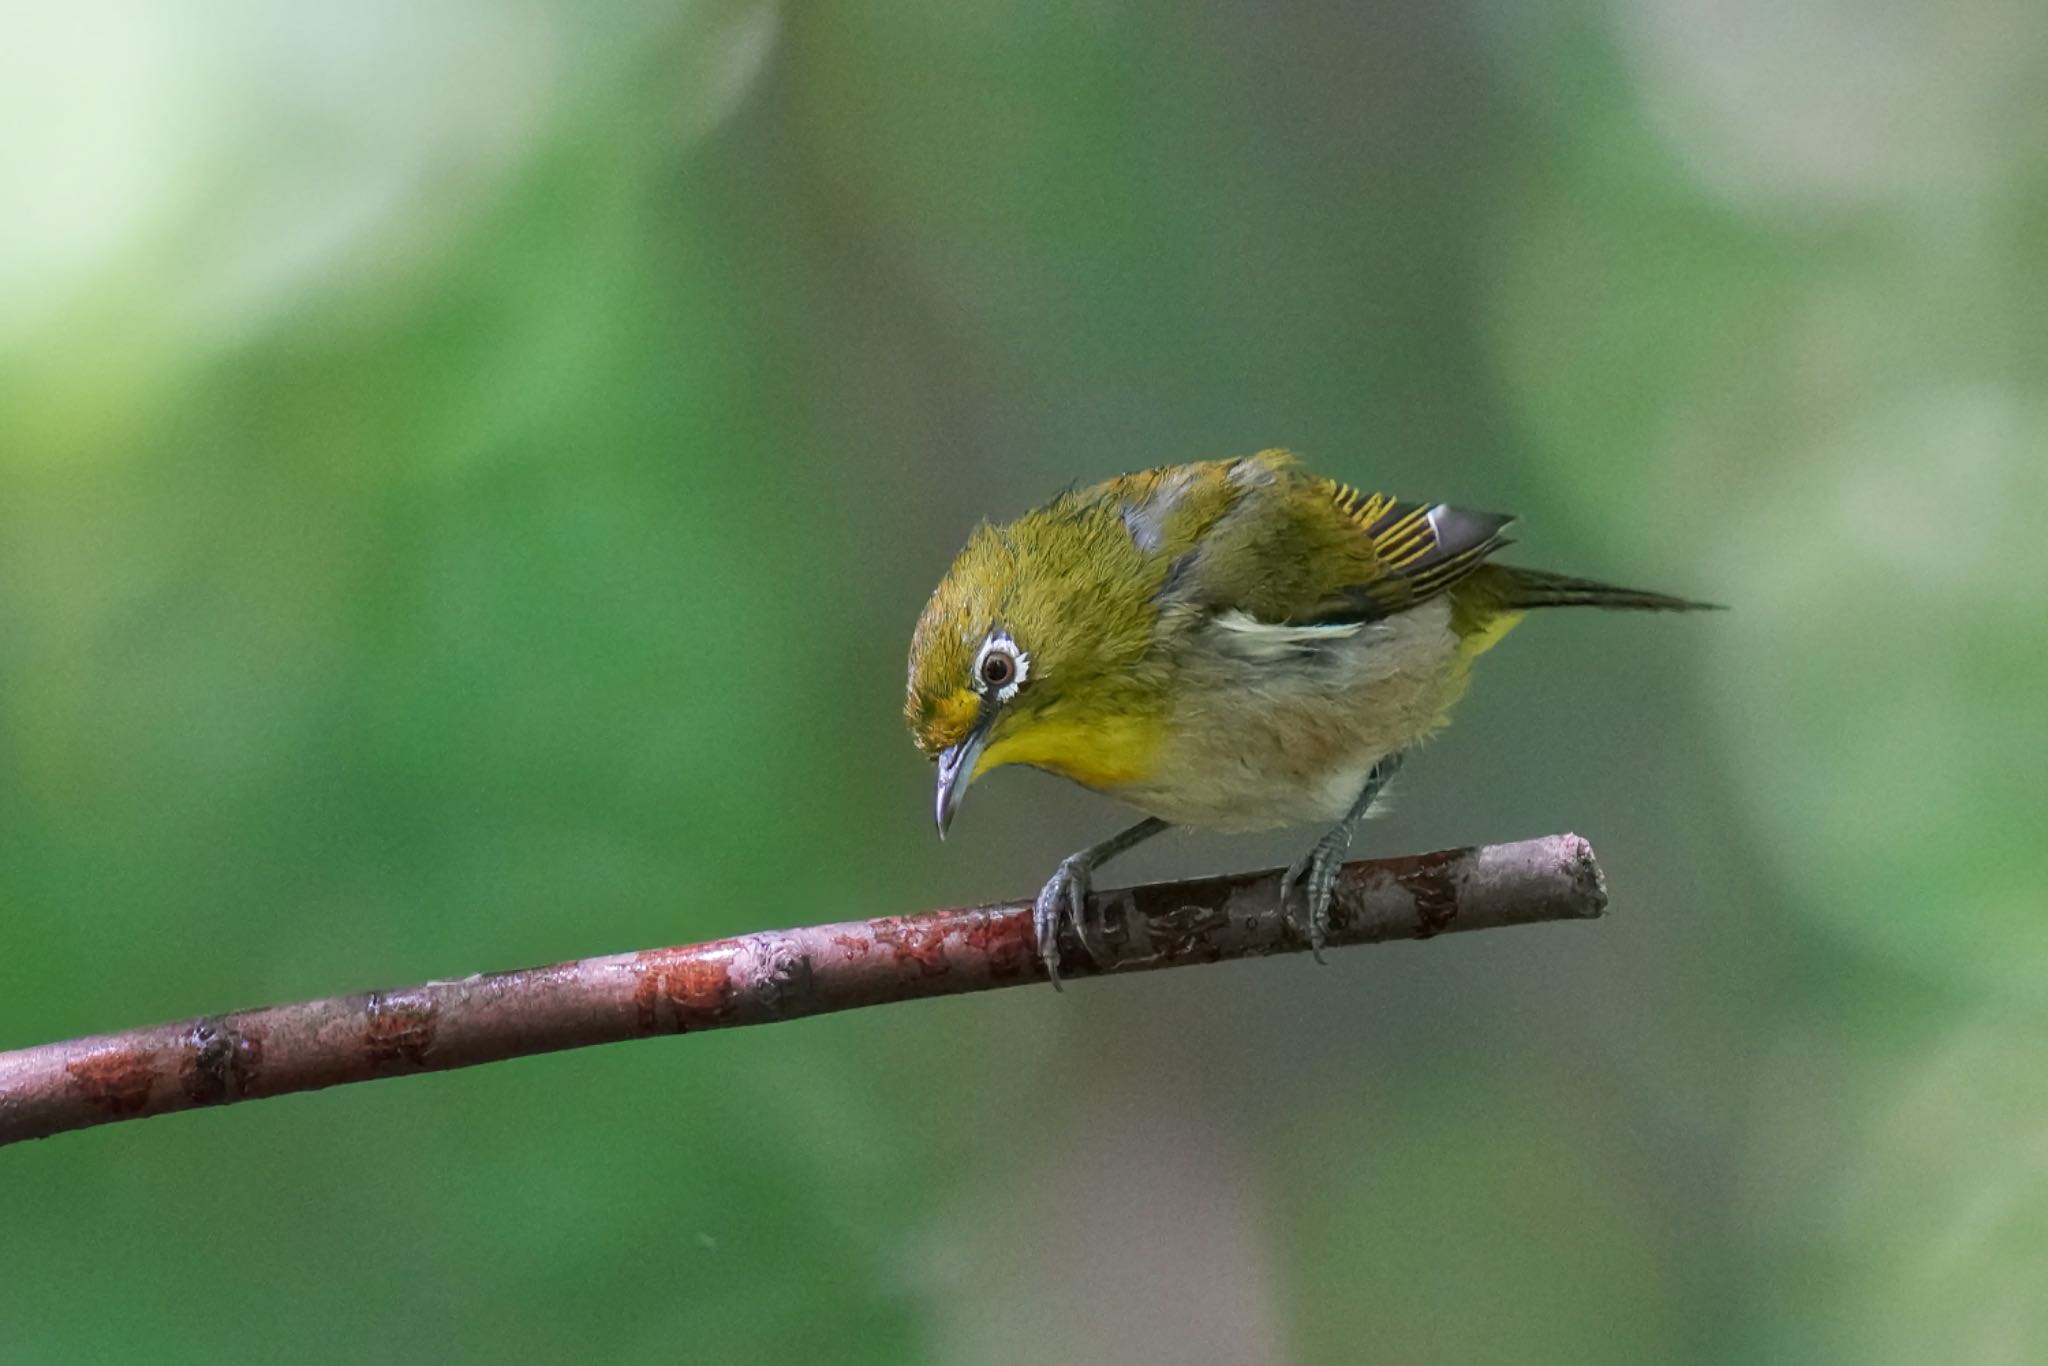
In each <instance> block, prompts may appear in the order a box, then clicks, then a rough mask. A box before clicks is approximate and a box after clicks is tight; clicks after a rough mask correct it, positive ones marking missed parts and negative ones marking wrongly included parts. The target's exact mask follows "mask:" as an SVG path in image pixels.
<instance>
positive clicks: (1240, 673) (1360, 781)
mask: <svg viewBox="0 0 2048 1366" xmlns="http://www.w3.org/2000/svg"><path fill="white" fill-rule="evenodd" d="M1464 676H1465V675H1464V667H1463V661H1462V660H1461V659H1460V656H1459V651H1458V643H1457V638H1456V636H1455V635H1454V634H1453V633H1452V631H1451V624H1450V609H1449V607H1448V605H1446V604H1445V603H1443V602H1442V601H1441V600H1439V601H1434V602H1429V603H1424V604H1423V605H1421V606H1420V607H1417V608H1415V609H1413V610H1411V611H1408V612H1403V613H1400V614H1398V615H1397V616H1394V617H1391V618H1388V619H1387V620H1385V621H1380V622H1373V623H1369V624H1360V625H1352V626H1344V627H1287V626H1270V625H1260V624H1258V623H1255V622H1249V621H1246V620H1244V619H1242V618H1237V619H1233V618H1230V617H1228V616H1226V617H1224V618H1220V619H1218V620H1217V621H1215V622H1212V623H1209V624H1206V625H1204V626H1202V627H1200V628H1198V629H1196V630H1194V631H1191V632H1190V633H1189V635H1188V637H1187V638H1186V640H1185V641H1184V642H1182V644H1181V645H1180V646H1179V648H1178V653H1177V657H1176V659H1175V661H1174V667H1173V669H1172V671H1171V677H1172V678H1173V680H1174V682H1173V701H1172V705H1171V706H1170V708H1169V709H1168V711H1167V715H1166V718H1165V724H1164V725H1163V727H1162V733H1161V736H1160V740H1159V743H1158V745H1157V747H1156V750H1155V752H1154V754H1153V756H1152V761H1151V763H1150V764H1149V765H1148V767H1147V769H1146V771H1145V772H1144V773H1143V774H1142V775H1138V776H1136V777H1134V778H1133V779H1132V780H1130V781H1127V782H1124V783H1118V784H1101V786H1105V787H1108V788H1109V790H1111V791H1114V792H1115V793H1116V795H1118V796H1119V797H1121V798H1123V799H1124V800H1126V801H1128V802H1130V803H1131V804H1132V805H1134V806H1137V807H1138V808H1140V809H1141V810H1143V811H1146V812H1148V813H1149V814H1152V815H1155V816H1158V817H1160V818H1161V819H1164V820H1167V821H1170V822H1172V823H1174V824H1176V825H1192V826H1198V827H1201V828H1205V829H1211V830H1226V831H1238V830H1264V829H1272V828H1276V827H1280V826H1289V825H1307V824H1318V823H1328V822H1333V821H1336V820H1339V819H1341V818H1342V817H1343V816H1344V815H1345V813H1346V812H1348V811H1349V810H1350V808H1351V805H1352V803H1353V801H1355V800H1356V798H1357V796H1358V793H1359V791H1360V790H1361V789H1362V788H1363V787H1364V785H1365V780H1366V776H1367V774H1368V773H1370V772H1371V770H1372V766H1373V765H1374V764H1375V763H1376V762H1378V761H1379V760H1380V759H1381V758H1383V757H1385V756H1386V755H1388V754H1391V753H1394V752H1396V751H1398V750H1404V749H1407V748H1408V747H1410V746H1412V745H1414V744H1416V743H1418V742H1419V741H1421V740H1422V739H1423V738H1425V737H1426V736H1428V735H1429V734H1430V733H1431V732H1432V731H1434V730H1436V729H1438V728H1439V727H1440V726H1441V725H1442V724H1443V721H1444V717H1445V713H1446V711H1447V709H1448V708H1449V706H1450V704H1451V703H1452V702H1454V701H1455V700H1456V698H1457V695H1458V693H1459V692H1460V691H1461V690H1462V688H1463V684H1464Z"/></svg>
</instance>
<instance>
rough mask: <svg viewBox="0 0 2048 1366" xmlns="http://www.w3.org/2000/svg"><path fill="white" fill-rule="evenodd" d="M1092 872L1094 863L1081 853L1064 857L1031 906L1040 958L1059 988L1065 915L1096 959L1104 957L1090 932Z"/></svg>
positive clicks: (1047, 973) (1049, 976)
mask: <svg viewBox="0 0 2048 1366" xmlns="http://www.w3.org/2000/svg"><path fill="white" fill-rule="evenodd" d="M1093 873H1094V868H1093V866H1092V865H1091V864H1090V863H1089V862H1088V861H1087V860H1086V859H1084V858H1082V857H1081V856H1080V855H1079V854H1075V855H1073V856H1071V857H1069V858H1066V859H1064V860H1062V861H1061V863H1060V866H1059V869H1058V871H1057V872H1055V873H1054V874H1053V875H1052V877H1051V878H1050V879H1048V880H1047V882H1046V884H1045V886H1044V887H1043V888H1041V889H1040V890H1039V893H1038V903H1037V905H1036V906H1034V907H1033V908H1032V912H1031V928H1032V930H1033V931H1034V932H1035V933H1036V934H1037V936H1038V958H1039V961H1040V962H1042V963H1044V964H1045V975H1046V976H1047V977H1048V978H1050V979H1051V981H1052V985H1053V990H1055V991H1058V990H1060V921H1061V919H1062V918H1064V919H1066V920H1067V922H1068V923H1069V924H1071V925H1073V927H1074V937H1075V938H1077V939H1079V940H1080V941H1081V947H1082V948H1084V949H1086V950H1088V953H1089V955H1090V956H1091V957H1093V958H1095V959H1096V960H1097V961H1100V960H1101V958H1102V953H1101V950H1100V948H1099V946H1098V944H1097V943H1096V942H1095V936H1094V935H1093V934H1092V933H1091V931H1092V930H1093V929H1094V926H1093V925H1092V924H1091V923H1090V920H1089V916H1088V893H1089V892H1090V891H1091V890H1092V889H1093Z"/></svg>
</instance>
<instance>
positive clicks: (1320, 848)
mask: <svg viewBox="0 0 2048 1366" xmlns="http://www.w3.org/2000/svg"><path fill="white" fill-rule="evenodd" d="M1400 768H1401V756H1400V754H1398V753H1395V754H1389V755H1387V756H1386V757H1385V758H1383V759H1381V760H1380V761H1379V762H1378V763H1376V764H1374V765H1373V766H1372V772H1370V773H1368V774H1366V775H1365V786H1364V787H1363V788H1360V789H1359V793H1358V800H1357V801H1355V802H1353V803H1351V809H1350V810H1349V811H1347V812H1345V813H1344V819H1343V820H1341V821H1338V822H1337V823H1336V824H1335V825H1333V826H1331V827H1330V828H1329V829H1328V830H1327V831H1325V832H1324V833H1323V837H1322V838H1321V839H1319V840H1317V841H1316V842H1315V845H1314V847H1313V848H1311V849H1310V850H1309V851H1308V852H1307V853H1306V854H1303V855H1302V856H1301V857H1300V858H1298V859H1296V860H1295V861H1294V863H1293V865H1292V866H1291V867H1289V868H1288V870H1287V876H1286V877H1285V878H1283V879H1281V882H1280V902H1281V905H1282V906H1283V907H1284V906H1285V905H1286V903H1287V893H1288V891H1289V889H1291V888H1292V887H1293V886H1294V884H1295V883H1296V882H1299V883H1301V885H1302V894H1303V896H1304V898H1305V899H1306V902H1307V910H1308V924H1307V933H1308V951H1309V952H1310V953H1311V954H1313V955H1315V960H1316V961H1317V962H1318V963H1320V962H1322V961H1323V945H1324V944H1326V943H1327V942H1329V937H1330V898H1331V896H1332V895H1333V894H1334V893H1335V892H1336V890H1337V869H1338V868H1340V867H1341V866H1343V863H1344V854H1345V851H1346V850H1348V849H1350V848H1351V836H1352V835H1353V834H1354V833H1356V832H1357V830H1358V823H1359V822H1360V821H1362V820H1364V819H1365V816H1366V813H1367V812H1368V811H1370V810H1372V804H1373V803H1374V802H1375V801H1377V800H1378V799H1379V795H1380V793H1381V792H1382V791H1383V790H1385V788H1386V785H1387V783H1388V781H1389V780H1391V779H1392V778H1393V776H1394V774H1395V773H1397V772H1399V771H1400Z"/></svg>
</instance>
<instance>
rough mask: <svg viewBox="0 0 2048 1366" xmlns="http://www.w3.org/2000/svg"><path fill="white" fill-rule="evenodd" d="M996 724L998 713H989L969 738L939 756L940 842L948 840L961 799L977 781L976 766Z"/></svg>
mask: <svg viewBox="0 0 2048 1366" xmlns="http://www.w3.org/2000/svg"><path fill="white" fill-rule="evenodd" d="M994 721H995V713H994V712H993V711H990V712H988V713H987V714H985V715H984V716H982V718H981V719H980V720H978V721H976V722H975V723H974V729H973V730H970V731H968V732H967V736H966V738H965V739H963V740H961V742H960V743H959V744H957V745H954V746H953V747H952V748H951V749H948V750H946V751H945V752H944V753H942V754H940V755H939V800H938V818H939V838H940V839H944V838H945V837H946V827H947V826H949V825H951V824H952V823H953V813H954V812H955V811H958V810H959V809H960V799H961V798H963V797H965V796H966V795H967V785H968V784H969V783H971V782H973V781H974V765H975V764H976V763H977V762H978V761H979V760H980V759H981V752H982V751H983V750H984V749H987V748H988V733H989V729H990V727H991V725H992V724H993V723H994Z"/></svg>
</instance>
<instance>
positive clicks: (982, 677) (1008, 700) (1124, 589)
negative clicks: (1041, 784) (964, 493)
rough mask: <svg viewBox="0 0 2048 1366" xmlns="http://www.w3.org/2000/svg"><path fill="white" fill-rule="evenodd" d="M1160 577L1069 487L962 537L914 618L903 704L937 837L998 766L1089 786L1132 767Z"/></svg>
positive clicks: (1146, 711) (1143, 733)
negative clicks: (923, 762) (934, 770)
mask: <svg viewBox="0 0 2048 1366" xmlns="http://www.w3.org/2000/svg"><path fill="white" fill-rule="evenodd" d="M1159 577H1160V573H1159V571H1158V569H1157V568H1156V567H1155V566H1154V565H1152V564H1151V563H1149V557H1148V556H1146V555H1145V554H1144V553H1143V552H1142V551H1140V550H1139V549H1138V547H1137V546H1136V545H1135V544H1134V543H1133V541H1132V539H1131V537H1130V535H1129V534H1128V532H1127V531H1126V529H1125V528H1124V526H1123V524H1122V523H1121V521H1120V520H1119V519H1118V517H1117V516H1116V514H1115V513H1114V511H1112V510H1105V509H1101V508H1097V507H1092V506H1088V505H1084V504H1080V503H1077V502H1076V501H1075V500H1074V499H1073V498H1072V497H1071V496H1069V497H1068V498H1066V499H1062V500H1060V501H1059V502H1055V503H1054V504H1052V505H1051V506H1050V507H1048V508H1043V509H1040V510H1039V511H1037V512H1034V513H1030V514H1027V515H1026V516H1025V517H1023V518H1020V519H1019V520H1018V521H1016V522H1014V523H1012V524H1010V525H1009V526H1006V527H1000V528H998V527H992V526H989V525H986V524H984V525H982V526H981V527H980V528H978V529H977V530H976V531H975V533H974V534H973V536H972V537H970V538H969V540H968V542H967V545H966V547H965V548H964V549H963V550H962V551H961V552H960V554H959V557H958V558H957V559H955V560H954V562H953V567H952V568H951V569H950V570H948V571H947V573H946V577H945V579H944V581H942V582H941V583H940V584H939V587H938V590H937V591H936V592H934V593H933V594H932V597H931V601H930V602H928V603H926V604H925V609H924V614H923V615H922V616H921V617H919V618H918V623H917V630H916V632H915V633H914V634H913V635H912V637H911V641H910V681H909V696H908V699H907V700H906V702H905V704H904V716H905V718H906V719H907V720H908V721H909V723H910V730H911V734H912V735H913V736H914V737H915V738H916V740H917V747H918V748H919V749H921V750H923V751H924V753H925V754H926V756H928V757H929V758H931V759H932V760H933V761H934V762H935V763H937V765H938V768H939V773H938V794H937V803H938V805H937V814H938V823H939V833H940V834H941V835H943V834H944V833H945V832H946V827H947V826H948V825H949V824H950V823H951V822H952V819H953V813H954V812H955V811H957V810H958V809H959V806H960V801H961V798H962V797H964V796H965V795H966V792H967V787H968V784H970V783H972V782H973V781H974V780H975V779H976V778H978V777H980V776H981V775H982V774H983V773H986V772H988V771H989V770H990V769H994V768H1000V767H1001V766H1003V765H1004V764H1029V765H1032V766H1034V767H1038V768H1044V769H1048V770H1050V771H1052V772H1054V773H1058V774H1060V775H1061V776H1063V777H1067V778H1072V779H1074V780H1075V781H1077V782H1082V783H1086V784H1088V785H1090V786H1093V787H1114V786H1117V785H1118V784H1119V783H1123V782H1128V781H1132V780H1133V779H1134V778H1135V777H1137V776H1139V773H1140V771H1141V766H1142V763H1143V761H1144V758H1145V756H1146V754H1147V753H1148V752H1149V744H1150V741H1151V739H1152V738H1154V737H1155V736H1156V733H1157V726H1156V725H1152V724H1148V722H1149V721H1150V718H1151V717H1153V716H1155V715H1156V714H1157V713H1158V711H1159V710H1160V708H1159V706H1158V705H1157V704H1158V703H1159V702H1160V700H1161V699H1159V698H1158V697H1156V696H1152V695H1149V694H1151V693H1154V692H1156V691H1157V689H1156V687H1154V686H1149V685H1152V684H1154V683H1156V680H1155V679H1153V678H1152V676H1151V675H1150V673H1149V671H1148V670H1146V669H1145V667H1144V657H1145V655H1146V652H1147V650H1148V648H1149V647H1150V645H1151V642H1152V638H1153V631H1154V626H1155V620H1156V615H1157V614H1156V611H1155V610H1154V609H1153V607H1152V598H1153V594H1154V593H1155V592H1156V590H1157V587H1158V580H1159Z"/></svg>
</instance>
